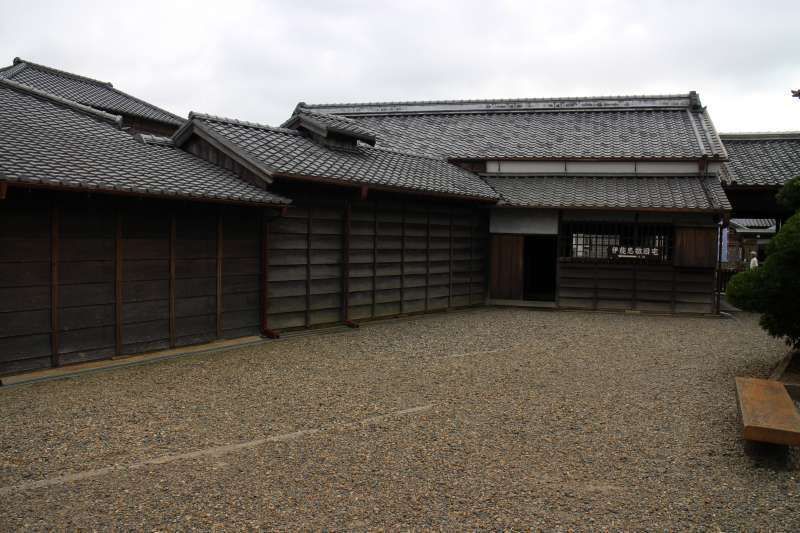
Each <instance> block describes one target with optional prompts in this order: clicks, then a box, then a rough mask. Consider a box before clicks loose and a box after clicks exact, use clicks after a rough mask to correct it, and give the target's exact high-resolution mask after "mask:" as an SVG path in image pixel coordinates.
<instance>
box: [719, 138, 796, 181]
mask: <svg viewBox="0 0 800 533" xmlns="http://www.w3.org/2000/svg"><path fill="white" fill-rule="evenodd" d="M721 137H722V140H723V142H724V143H725V146H726V147H727V149H728V153H729V154H730V155H729V157H730V161H728V162H727V163H725V164H724V165H723V166H722V178H723V180H724V181H725V182H726V183H727V184H728V185H738V186H751V187H781V186H783V184H785V183H786V182H787V181H789V180H790V179H792V178H794V177H795V176H800V132H782V133H725V134H722V136H721Z"/></svg>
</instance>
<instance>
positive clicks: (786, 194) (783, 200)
mask: <svg viewBox="0 0 800 533" xmlns="http://www.w3.org/2000/svg"><path fill="white" fill-rule="evenodd" d="M777 198H778V203H779V204H781V205H783V206H785V207H788V208H789V209H791V210H792V211H797V210H800V176H798V177H796V178H794V179H792V180H789V181H788V182H786V185H784V186H783V187H782V188H781V190H780V191H779V192H778V196H777Z"/></svg>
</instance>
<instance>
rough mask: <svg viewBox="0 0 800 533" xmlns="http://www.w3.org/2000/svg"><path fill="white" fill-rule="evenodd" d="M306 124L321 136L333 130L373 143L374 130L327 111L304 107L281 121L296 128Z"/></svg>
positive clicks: (286, 126) (374, 138)
mask: <svg viewBox="0 0 800 533" xmlns="http://www.w3.org/2000/svg"><path fill="white" fill-rule="evenodd" d="M303 125H308V126H311V127H310V129H311V130H312V131H315V132H317V133H319V134H322V135H323V136H327V133H328V132H329V131H330V132H333V133H338V134H339V135H346V136H350V137H354V138H356V139H359V140H362V141H364V142H365V143H368V144H371V145H373V146H374V145H375V140H376V135H375V132H374V131H372V130H370V129H368V128H365V127H364V126H363V125H362V124H359V123H358V121H356V120H352V119H349V118H347V117H341V116H338V115H330V114H328V113H315V112H313V111H308V110H304V109H298V110H297V111H296V112H295V114H294V115H293V116H292V118H290V119H289V120H287V121H286V122H285V123H283V125H282V127H284V128H291V129H296V128H297V127H298V126H303Z"/></svg>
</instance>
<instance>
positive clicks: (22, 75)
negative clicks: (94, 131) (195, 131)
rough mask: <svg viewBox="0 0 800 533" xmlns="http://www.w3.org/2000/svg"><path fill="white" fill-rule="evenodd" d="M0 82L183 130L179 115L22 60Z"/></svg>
mask: <svg viewBox="0 0 800 533" xmlns="http://www.w3.org/2000/svg"><path fill="white" fill-rule="evenodd" d="M0 78H4V79H9V80H13V81H15V82H17V83H20V84H22V85H27V86H29V87H32V88H34V89H38V90H40V91H45V92H49V93H51V94H54V95H56V96H60V97H62V98H65V99H67V100H72V101H75V102H78V103H80V104H83V105H87V106H91V107H93V108H95V109H100V110H103V111H110V112H112V113H116V114H122V115H129V116H131V117H136V118H140V119H145V120H152V121H154V122H159V123H163V124H168V125H170V126H180V125H181V124H183V122H184V120H183V119H182V118H180V117H179V116H177V115H173V114H172V113H170V112H168V111H165V110H163V109H161V108H159V107H156V106H154V105H152V104H150V103H147V102H145V101H143V100H140V99H138V98H136V97H134V96H131V95H129V94H126V93H124V92H122V91H120V90H117V89H115V88H114V87H113V85H112V84H111V83H108V82H103V81H99V80H95V79H92V78H87V77H84V76H79V75H77V74H73V73H71V72H65V71H63V70H57V69H54V68H50V67H46V66H44V65H39V64H36V63H32V62H30V61H25V60H23V59H20V58H15V59H14V64H13V65H11V66H10V67H7V68H5V69H2V70H0Z"/></svg>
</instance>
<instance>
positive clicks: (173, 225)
mask: <svg viewBox="0 0 800 533" xmlns="http://www.w3.org/2000/svg"><path fill="white" fill-rule="evenodd" d="M54 213H55V214H54ZM219 213H220V207H219V206H215V205H203V204H194V203H184V202H169V201H160V200H158V201H156V200H145V199H124V198H116V197H108V196H103V195H91V196H89V195H85V194H77V193H55V192H47V191H36V192H30V191H22V190H19V189H12V190H11V191H10V194H9V198H7V199H6V200H4V201H2V202H0V374H8V373H14V372H20V371H26V370H32V369H37V368H46V367H50V366H53V365H64V364H70V363H75V362H80V361H87V360H93V359H100V358H108V357H112V356H114V355H115V353H118V354H119V355H125V354H133V353H141V352H144V351H152V350H157V349H162V348H167V347H169V346H181V345H188V344H197V343H202V342H207V341H211V340H214V339H216V338H217V337H218V332H217V325H218V323H217V307H218V298H217V297H218V291H220V292H221V293H222V294H223V296H224V298H223V299H222V301H221V302H222V303H223V304H224V305H223V306H222V308H221V312H222V318H223V320H222V321H221V322H222V325H223V326H224V327H223V330H222V336H224V337H237V336H244V335H254V334H258V333H259V332H260V308H261V291H260V283H261V279H262V276H261V272H262V269H261V217H262V212H261V210H258V209H251V208H238V207H233V206H226V207H225V208H224V215H223V223H224V226H225V227H226V228H227V232H226V235H227V238H226V239H225V240H224V241H223V243H222V251H223V261H222V263H223V264H224V266H225V269H224V271H223V272H224V278H223V279H221V282H220V283H218V279H217V272H218V267H219V266H220V262H219V261H218V253H217V252H218V244H219V243H218V240H217V229H218V226H217V224H218V214H219ZM285 260H286V261H287V262H291V261H292V260H293V258H292V257H291V256H290V257H288V258H286V259H285Z"/></svg>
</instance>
